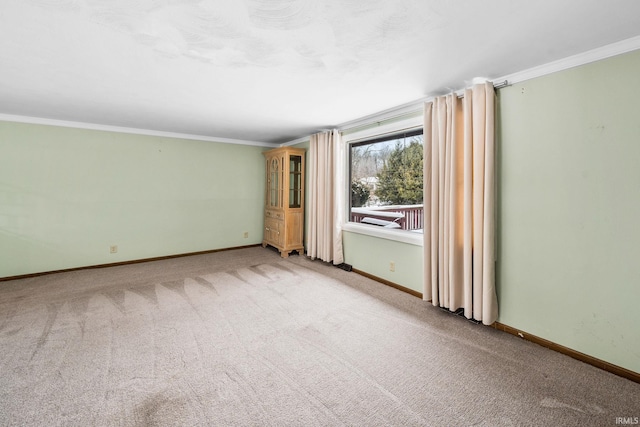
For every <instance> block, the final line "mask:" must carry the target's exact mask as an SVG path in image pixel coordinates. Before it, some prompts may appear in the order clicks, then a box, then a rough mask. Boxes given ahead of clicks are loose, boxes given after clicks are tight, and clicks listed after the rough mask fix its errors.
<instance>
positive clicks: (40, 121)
mask: <svg viewBox="0 0 640 427" xmlns="http://www.w3.org/2000/svg"><path fill="white" fill-rule="evenodd" d="M0 121H6V122H18V123H29V124H36V125H47V126H59V127H66V128H76V129H88V130H99V131H105V132H118V133H130V134H134V135H146V136H159V137H163V138H176V139H190V140H195V141H207V142H219V143H223V144H239V145H253V146H258V147H274V146H275V145H274V144H269V143H268V142H261V141H246V140H242V139H231V138H218V137H214V136H204V135H191V134H187V133H176V132H163V131H157V130H150V129H137V128H128V127H120V126H110V125H99V124H95V123H84V122H71V121H65V120H56V119H45V118H41V117H29V116H16V115H11V114H2V113H0Z"/></svg>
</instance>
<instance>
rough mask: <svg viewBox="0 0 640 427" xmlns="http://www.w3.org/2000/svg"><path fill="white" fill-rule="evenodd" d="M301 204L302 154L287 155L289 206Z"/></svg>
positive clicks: (293, 206)
mask: <svg viewBox="0 0 640 427" xmlns="http://www.w3.org/2000/svg"><path fill="white" fill-rule="evenodd" d="M301 205H302V156H289V207H290V208H299V207H300V206H301Z"/></svg>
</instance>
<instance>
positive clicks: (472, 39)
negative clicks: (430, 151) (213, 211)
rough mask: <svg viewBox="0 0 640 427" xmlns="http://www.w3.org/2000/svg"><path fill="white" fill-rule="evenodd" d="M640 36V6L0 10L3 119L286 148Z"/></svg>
mask: <svg viewBox="0 0 640 427" xmlns="http://www.w3.org/2000/svg"><path fill="white" fill-rule="evenodd" d="M637 35H640V1H637V0H608V1H602V0H534V1H524V0H521V1H514V0H482V1H480V0H456V1H453V0H324V1H323V0H244V1H243V0H200V1H197V0H0V113H3V114H11V115H21V116H32V117H40V118H49V119H58V120H67V121H77V122H86V123H95V124H102V125H113V126H122V127H132V128H139V129H149V130H156V131H166V132H177V133H186V134H194V135H203V136H212V137H222V138H232V139H239V140H251V141H263V142H269V143H274V144H275V143H281V142H286V141H290V140H292V139H295V138H298V137H302V136H306V135H309V134H312V133H314V132H317V131H318V130H320V129H325V128H331V127H335V126H337V125H340V124H341V123H345V122H348V121H351V120H354V119H357V118H359V117H363V116H367V115H370V114H372V113H375V112H378V111H382V110H386V109H389V108H391V107H394V106H398V105H401V104H405V103H408V102H411V101H414V100H417V99H420V98H424V97H425V96H430V95H434V94H440V93H444V92H447V91H449V90H451V89H459V88H461V87H464V86H465V85H466V84H468V83H469V82H470V81H471V79H472V78H474V77H487V78H497V77H500V76H504V75H507V74H511V73H515V72H518V71H521V70H525V69H528V68H531V67H534V66H537V65H541V64H545V63H548V62H551V61H554V60H557V59H561V58H564V57H567V56H571V55H574V54H577V53H581V52H584V51H588V50H591V49H594V48H597V47H600V46H604V45H607V44H610V43H614V42H617V41H620V40H624V39H628V38H631V37H634V36H637Z"/></svg>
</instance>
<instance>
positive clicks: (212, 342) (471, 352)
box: [0, 248, 640, 426]
mask: <svg viewBox="0 0 640 427" xmlns="http://www.w3.org/2000/svg"><path fill="white" fill-rule="evenodd" d="M638 402H640V384H636V383H633V382H631V381H628V380H625V379H623V378H619V377H616V376H614V375H611V374H609V373H606V372H604V371H600V370H598V369H596V368H594V367H591V366H588V365H585V364H583V363H581V362H578V361H575V360H573V359H570V358H568V357H566V356H563V355H560V354H558V353H555V352H552V351H550V350H547V349H544V348H542V347H539V346H537V345H535V344H531V343H528V342H525V341H522V340H519V339H517V338H515V337H512V336H510V335H508V334H506V333H503V332H499V331H496V330H493V329H491V328H488V327H484V326H480V325H475V324H472V323H470V322H467V321H465V320H464V319H462V318H459V317H457V316H454V315H450V314H448V313H445V312H442V311H441V310H438V309H436V308H433V307H432V306H430V305H429V304H428V303H425V302H423V301H421V300H419V299H418V298H415V297H413V296H410V295H407V294H404V293H402V292H400V291H397V290H395V289H392V288H389V287H387V286H384V285H381V284H379V283H377V282H374V281H371V280H368V279H366V278H363V277H361V276H359V275H357V274H355V273H347V272H345V271H342V270H339V269H336V268H333V267H330V266H327V265H325V264H323V263H320V262H312V261H310V260H308V259H306V258H305V257H300V256H293V257H290V258H289V259H287V260H283V259H281V258H280V257H279V256H278V255H277V254H276V253H274V252H273V251H271V250H269V249H263V248H249V249H241V250H234V251H228V252H220V253H215V254H210V255H199V256H193V257H185V258H177V259H172V260H167V261H156V262H149V263H143V264H135V265H128V266H121V267H112V268H104V269H94V270H83V271H76V272H69V273H60V274H54V275H48V276H42V277H37V278H31V279H23V280H15V281H10V282H4V283H0V425H3V426H5V425H7V426H8V425H11V426H13V425H15V426H24V425H36V426H55V425H61V426H94V425H95V426H152V425H184V426H197V425H202V426H234V425H237V426H342V425H348V426H421V425H424V426H591V425H594V426H614V425H616V417H630V416H640V404H639V403H638Z"/></svg>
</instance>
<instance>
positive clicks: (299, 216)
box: [262, 147, 305, 258]
mask: <svg viewBox="0 0 640 427" xmlns="http://www.w3.org/2000/svg"><path fill="white" fill-rule="evenodd" d="M304 153H305V150H304V149H300V148H290V147H282V148H275V149H273V150H269V151H265V152H264V153H262V154H264V157H265V166H266V167H265V170H266V189H265V206H264V237H263V238H262V246H264V247H266V246H267V245H270V246H273V247H275V248H277V249H278V250H279V251H280V255H281V256H282V257H283V258H286V257H288V256H289V254H290V253H291V252H292V251H298V253H300V254H302V252H303V251H304V242H303V237H304Z"/></svg>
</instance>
